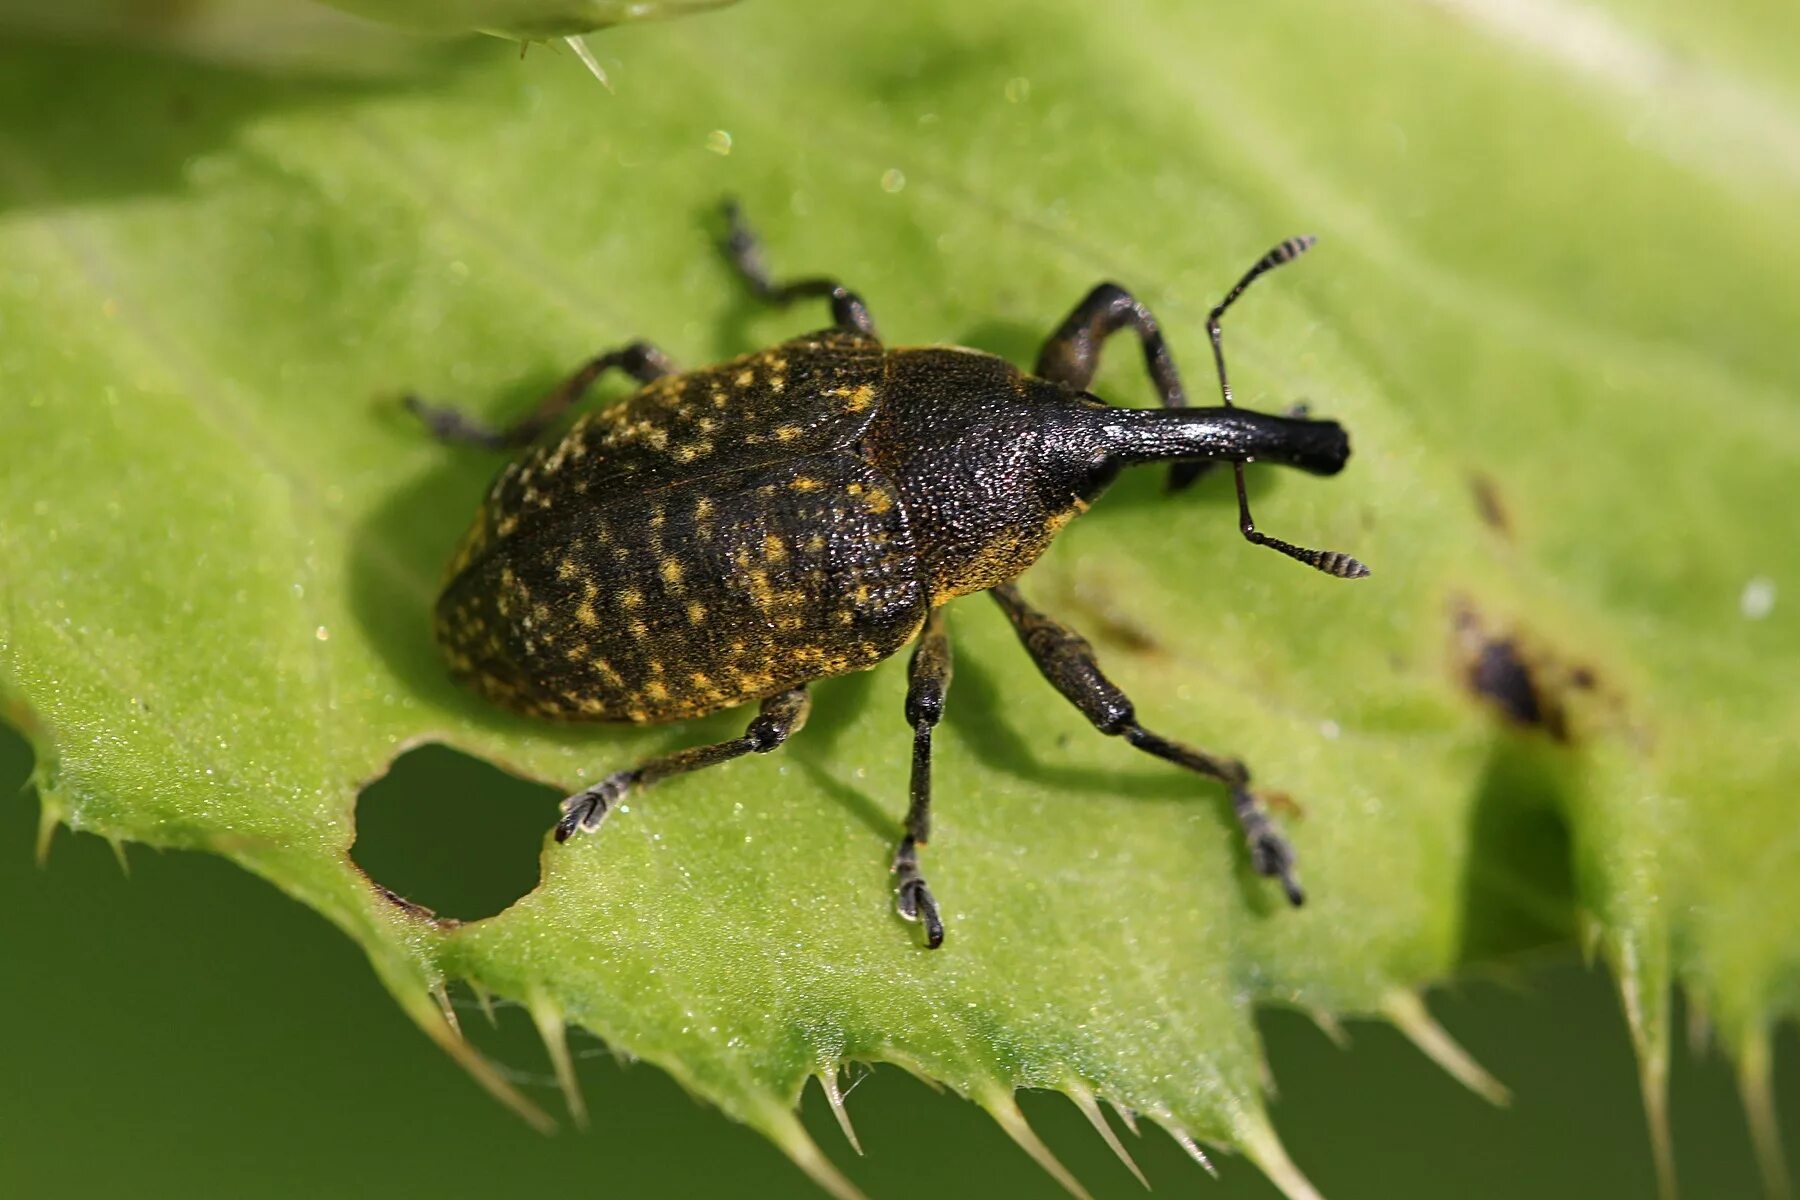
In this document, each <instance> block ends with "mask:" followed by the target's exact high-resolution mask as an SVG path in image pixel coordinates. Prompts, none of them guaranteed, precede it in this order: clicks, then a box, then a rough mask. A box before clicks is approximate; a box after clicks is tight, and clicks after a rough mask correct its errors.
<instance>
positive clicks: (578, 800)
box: [556, 684, 812, 842]
mask: <svg viewBox="0 0 1800 1200" xmlns="http://www.w3.org/2000/svg"><path fill="white" fill-rule="evenodd" d="M811 708H812V696H811V694H810V693H808V692H807V690H806V685H805V684H802V685H800V686H799V687H796V688H789V689H788V690H787V691H785V692H778V693H776V694H775V695H773V696H770V697H769V698H768V699H767V700H764V701H763V702H762V708H761V710H760V711H759V712H758V713H757V714H756V716H755V717H754V718H753V719H752V720H751V722H750V725H749V728H747V729H745V730H744V733H743V736H741V737H735V738H732V739H730V740H729V741H724V742H715V743H714V744H712V745H710V746H690V747H689V748H687V749H686V750H677V751H675V752H674V753H673V754H665V755H663V756H662V757H660V758H652V759H650V760H648V761H647V762H641V763H639V764H638V765H637V766H635V767H631V768H629V769H627V770H624V771H614V772H613V773H612V774H611V775H608V776H607V777H606V778H605V779H602V780H601V781H600V782H599V783H597V784H595V785H594V786H593V787H591V788H588V789H586V790H585V791H580V792H576V793H575V794H574V795H573V796H570V797H569V798H568V799H567V800H564V801H563V804H562V807H563V818H562V820H560V821H558V822H557V823H556V840H557V841H559V842H566V841H568V840H569V838H570V837H572V836H573V835H574V834H575V833H576V831H578V830H579V831H581V832H583V833H591V832H593V831H594V830H596V829H598V828H600V822H601V821H603V820H605V819H606V814H607V813H609V812H611V811H612V809H613V807H614V806H615V805H617V804H618V802H619V801H620V800H622V799H624V797H625V795H626V793H628V792H630V791H632V790H633V789H634V788H642V787H648V786H650V785H651V784H653V783H656V782H657V781H658V780H662V779H667V778H669V777H670V776H672V775H685V774H687V773H688V772H689V771H698V770H699V769H701V768H702V767H710V766H713V765H715V764H717V763H722V762H729V761H731V760H732V759H734V758H741V757H742V756H743V755H746V754H767V753H768V752H769V751H771V750H773V749H775V748H776V747H777V746H779V745H781V744H782V743H783V742H785V741H787V740H788V738H789V737H791V736H793V735H794V734H796V733H798V732H799V731H800V727H801V726H803V725H805V724H806V714H807V712H808V710H810V709H811Z"/></svg>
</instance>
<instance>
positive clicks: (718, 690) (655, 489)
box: [438, 450, 927, 722]
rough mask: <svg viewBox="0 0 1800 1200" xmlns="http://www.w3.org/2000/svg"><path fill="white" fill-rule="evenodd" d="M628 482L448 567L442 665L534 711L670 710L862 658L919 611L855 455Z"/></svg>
mask: <svg viewBox="0 0 1800 1200" xmlns="http://www.w3.org/2000/svg"><path fill="white" fill-rule="evenodd" d="M643 484H644V486H642V487H641V488H634V489H631V490H629V491H626V492H623V493H622V494H621V493H618V492H615V493H613V494H609V495H607V496H605V497H604V498H598V499H597V498H596V497H594V496H593V495H592V494H590V495H589V497H588V499H589V503H587V504H585V505H582V506H580V507H579V508H578V509H570V510H564V511H563V512H561V513H558V512H557V511H556V510H554V509H552V510H550V511H548V512H546V513H545V514H544V515H543V517H542V518H540V519H538V520H534V521H532V522H530V523H529V524H528V525H525V526H522V527H520V528H518V529H517V530H516V531H514V532H513V533H512V534H511V535H510V536H506V537H500V538H497V539H496V540H494V541H492V542H490V543H489V544H487V545H486V546H485V547H484V548H483V549H482V551H481V552H480V553H479V554H477V555H476V556H475V557H474V558H473V559H472V560H471V561H469V562H467V563H466V564H465V565H464V566H463V568H462V569H461V570H460V571H459V572H458V573H457V574H456V576H455V577H454V578H453V579H452V580H451V581H450V583H449V584H448V585H447V586H446V587H445V589H444V593H443V595H442V597H441V598H440V599H439V602H438V639H439V641H440V643H441V644H442V645H443V647H444V650H445V653H446V655H447V656H448V657H449V659H450V662H451V664H452V666H453V667H454V668H455V669H456V671H457V673H458V674H459V675H461V676H463V677H464V678H465V679H466V680H468V681H469V682H470V683H472V684H474V685H475V686H476V687H477V688H478V689H480V690H481V691H483V692H485V693H487V694H488V695H489V696H490V697H492V698H493V699H495V700H497V701H499V702H501V703H503V704H505V705H506V706H507V707H510V708H514V709H518V710H522V711H526V712H530V713H533V714H537V715H543V716H552V717H560V718H564V719H586V720H631V721H645V722H647V721H664V720H674V719H678V718H684V717H693V716H699V715H701V714H703V713H707V712H711V711H713V710H715V709H720V708H726V707H729V706H731V705H735V704H741V703H744V702H745V701H749V700H754V699H758V698H760V697H763V696H768V695H771V694H773V693H775V692H779V691H782V690H784V689H786V688H789V687H792V686H794V685H795V684H797V683H800V682H803V681H805V680H809V679H817V678H821V677H824V676H828V675H838V674H843V673H845V672H848V671H856V670H861V669H863V668H865V667H869V666H872V665H874V664H875V663H877V662H879V661H880V660H881V659H883V658H885V657H887V656H888V655H889V654H892V653H893V652H894V651H895V650H897V649H899V648H900V647H901V646H903V645H904V644H905V643H906V642H907V641H908V640H910V639H911V638H912V636H913V634H914V633H915V632H917V630H918V628H919V625H920V624H921V623H922V622H923V620H924V618H925V612H926V607H927V600H926V591H925V587H924V584H923V582H922V580H921V579H920V577H919V575H920V573H919V567H918V556H917V553H916V550H915V547H914V544H913V539H912V533H911V531H910V530H909V529H908V528H907V524H906V519H905V514H904V511H903V510H902V509H901V507H900V505H899V503H898V497H897V493H896V490H895V488H894V486H893V484H892V483H891V482H889V481H888V480H887V479H885V478H884V477H883V476H882V475H881V474H880V473H878V472H877V471H876V470H875V469H874V468H873V467H871V466H869V465H868V464H867V463H865V462H864V461H862V460H861V459H860V458H858V457H857V456H855V455H854V454H851V453H848V452H845V451H835V450H828V451H824V452H820V453H815V454H809V455H800V456H796V457H794V458H792V459H789V460H785V461H781V462H777V463H770V464H765V465H762V466H757V467H750V468H745V469H741V470H737V471H732V472H728V473H724V474H718V475H701V476H699V477H696V478H691V479H677V480H674V481H671V482H664V483H653V482H651V481H650V480H648V479H646V480H644V481H643Z"/></svg>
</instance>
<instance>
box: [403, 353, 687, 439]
mask: <svg viewBox="0 0 1800 1200" xmlns="http://www.w3.org/2000/svg"><path fill="white" fill-rule="evenodd" d="M614 369H618V370H621V371H624V372H625V373H626V374H627V375H629V376H631V377H632V378H633V379H635V380H637V381H638V382H639V383H649V382H651V381H652V380H656V379H661V378H662V377H663V376H664V375H672V374H674V373H675V364H674V363H673V362H671V361H670V359H669V356H668V355H666V354H664V353H663V352H662V351H661V350H658V349H657V348H656V347H655V346H652V345H651V344H650V343H649V342H632V343H630V344H629V345H625V346H621V347H619V349H617V350H611V351H608V352H607V353H605V354H601V355H597V356H595V357H594V358H590V359H589V360H588V361H587V362H585V363H583V364H582V366H581V369H580V370H578V371H576V372H575V373H574V374H573V375H570V376H569V377H568V378H567V379H565V380H563V381H562V382H561V383H559V384H557V385H556V387H555V388H554V389H552V390H551V392H550V394H549V395H547V396H545V397H544V398H543V399H542V400H540V401H539V402H538V406H537V407H536V408H534V409H533V410H532V411H531V412H530V413H529V414H527V415H526V416H524V417H521V418H520V419H519V420H517V421H514V422H513V423H512V424H511V425H507V426H504V427H502V428H495V427H494V426H492V425H489V424H487V423H486V422H484V421H481V420H478V419H477V418H475V417H471V416H469V415H468V414H467V413H465V412H463V411H462V410H461V409H456V408H450V407H448V406H446V405H441V404H430V403H427V402H426V401H424V400H421V399H420V398H419V397H417V396H407V397H406V399H405V401H404V403H405V404H406V407H407V409H408V410H409V411H411V412H412V413H413V415H415V416H417V417H418V418H419V420H421V421H423V422H424V423H425V428H426V429H428V430H430V431H431V434H432V436H433V437H435V438H437V439H438V440H439V441H441V442H458V443H462V444H465V445H472V446H481V447H484V448H485V449H488V450H509V449H514V448H517V447H520V446H529V445H530V444H531V443H532V442H534V441H536V440H537V437H538V435H539V434H540V433H543V432H544V430H546V429H548V428H549V427H550V425H551V423H552V422H554V421H555V420H556V419H557V418H558V417H560V416H562V415H563V413H565V412H567V411H568V410H569V408H570V407H571V406H573V405H574V404H575V402H576V401H578V400H580V399H581V397H582V395H583V394H584V393H586V391H587V390H588V388H589V387H590V386H592V385H593V382H594V381H595V380H596V379H598V378H600V376H602V375H604V374H606V372H608V371H611V370H614Z"/></svg>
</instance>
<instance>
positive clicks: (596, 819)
mask: <svg viewBox="0 0 1800 1200" xmlns="http://www.w3.org/2000/svg"><path fill="white" fill-rule="evenodd" d="M631 784H632V773H631V772H630V771H619V772H617V773H615V774H612V775H608V776H607V777H606V778H605V779H602V780H601V781H600V782H599V783H597V784H595V785H594V786H593V787H591V788H588V789H587V790H586V791H582V792H576V793H575V794H574V795H573V796H570V797H569V798H568V799H567V800H564V801H563V802H562V810H563V816H562V820H560V821H558V822H557V823H556V840H557V841H558V842H566V841H568V840H569V839H570V838H572V837H574V836H575V835H576V834H577V833H592V832H594V830H596V829H598V828H600V822H602V821H604V820H605V819H606V814H607V813H609V812H611V811H612V806H613V805H614V804H615V803H617V802H618V800H619V798H620V797H622V796H624V794H625V792H626V789H628V788H630V786H631Z"/></svg>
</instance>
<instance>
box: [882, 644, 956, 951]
mask: <svg viewBox="0 0 1800 1200" xmlns="http://www.w3.org/2000/svg"><path fill="white" fill-rule="evenodd" d="M950 667H951V663H950V635H949V633H948V631H947V630H946V629H945V628H944V610H943V609H941V608H934V609H932V610H931V615H930V616H929V617H926V618H925V628H924V629H923V630H922V631H921V632H920V633H919V644H918V645H917V646H915V647H914V648H913V653H912V661H911V662H910V663H909V664H908V665H907V669H906V677H907V687H906V723H907V724H909V725H911V726H912V727H913V756H912V786H911V802H910V804H908V806H907V810H906V833H905V835H904V836H903V837H901V839H900V847H899V849H897V850H895V851H894V865H893V872H894V879H895V885H894V887H895V903H894V906H895V908H896V909H897V910H898V911H899V913H900V915H901V916H902V917H904V918H905V919H906V920H908V921H920V920H922V921H924V923H925V945H926V946H928V947H930V948H931V949H933V950H935V949H937V948H938V947H939V946H941V945H942V944H943V942H944V922H943V920H942V919H941V918H940V917H939V916H938V907H937V900H936V899H935V898H934V897H933V896H932V894H931V889H930V888H929V887H927V886H926V884H925V877H924V876H923V875H921V874H920V873H919V851H920V849H922V848H923V847H924V845H925V843H926V842H928V841H929V840H931V731H932V730H933V729H934V728H936V726H937V723H938V721H939V720H941V719H942V718H943V715H944V695H945V693H946V692H948V691H949V690H950Z"/></svg>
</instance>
